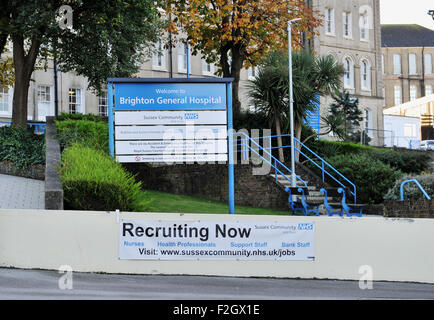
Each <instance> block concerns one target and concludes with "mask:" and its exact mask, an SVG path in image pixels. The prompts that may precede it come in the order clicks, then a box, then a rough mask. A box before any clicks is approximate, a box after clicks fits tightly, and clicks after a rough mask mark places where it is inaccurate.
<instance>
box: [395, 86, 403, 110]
mask: <svg viewBox="0 0 434 320" xmlns="http://www.w3.org/2000/svg"><path fill="white" fill-rule="evenodd" d="M400 104H402V94H401V86H395V106H397V105H400Z"/></svg>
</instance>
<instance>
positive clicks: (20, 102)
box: [12, 35, 40, 128]
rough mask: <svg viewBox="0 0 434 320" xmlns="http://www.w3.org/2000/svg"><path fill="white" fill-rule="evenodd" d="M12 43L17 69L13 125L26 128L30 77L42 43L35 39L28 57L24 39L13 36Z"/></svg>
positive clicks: (15, 67)
mask: <svg viewBox="0 0 434 320" xmlns="http://www.w3.org/2000/svg"><path fill="white" fill-rule="evenodd" d="M12 41H13V46H14V47H13V54H14V69H15V85H14V96H13V105H12V125H13V126H15V127H23V128H26V126H27V108H28V96H29V85H30V77H31V76H32V72H33V69H34V66H35V62H36V57H37V55H38V51H39V46H40V41H39V40H35V39H33V41H32V45H31V46H30V49H29V52H28V53H27V55H26V54H25V50H24V38H23V37H22V36H21V35H13V37H12Z"/></svg>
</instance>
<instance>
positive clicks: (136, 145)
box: [116, 140, 227, 155]
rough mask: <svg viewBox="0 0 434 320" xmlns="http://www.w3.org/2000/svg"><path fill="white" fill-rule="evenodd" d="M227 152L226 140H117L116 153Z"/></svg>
mask: <svg viewBox="0 0 434 320" xmlns="http://www.w3.org/2000/svg"><path fill="white" fill-rule="evenodd" d="M226 152H227V141H226V140H162V141H155V140H154V141H116V153H117V154H119V155H131V154H135V155H140V154H191V153H193V154H196V153H226Z"/></svg>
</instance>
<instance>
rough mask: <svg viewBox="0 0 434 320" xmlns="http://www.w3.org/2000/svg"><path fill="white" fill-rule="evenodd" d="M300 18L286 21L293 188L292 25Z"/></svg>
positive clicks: (294, 183) (294, 185)
mask: <svg viewBox="0 0 434 320" xmlns="http://www.w3.org/2000/svg"><path fill="white" fill-rule="evenodd" d="M298 20H301V18H297V19H292V20H290V21H288V55H289V119H290V120H289V126H290V131H291V132H290V133H291V187H293V188H295V187H296V184H297V181H296V175H295V144H294V143H295V140H294V97H293V92H292V46H291V42H292V36H291V32H292V23H293V22H295V21H298Z"/></svg>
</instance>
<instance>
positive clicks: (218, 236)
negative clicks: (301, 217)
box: [119, 220, 315, 260]
mask: <svg viewBox="0 0 434 320" xmlns="http://www.w3.org/2000/svg"><path fill="white" fill-rule="evenodd" d="M119 226H120V230H119V232H120V236H119V258H120V259H125V260H314V259H315V250H314V224H313V222H304V223H300V222H233V221H231V222H224V221H220V222H212V221H138V220H121V221H120V224H119Z"/></svg>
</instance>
